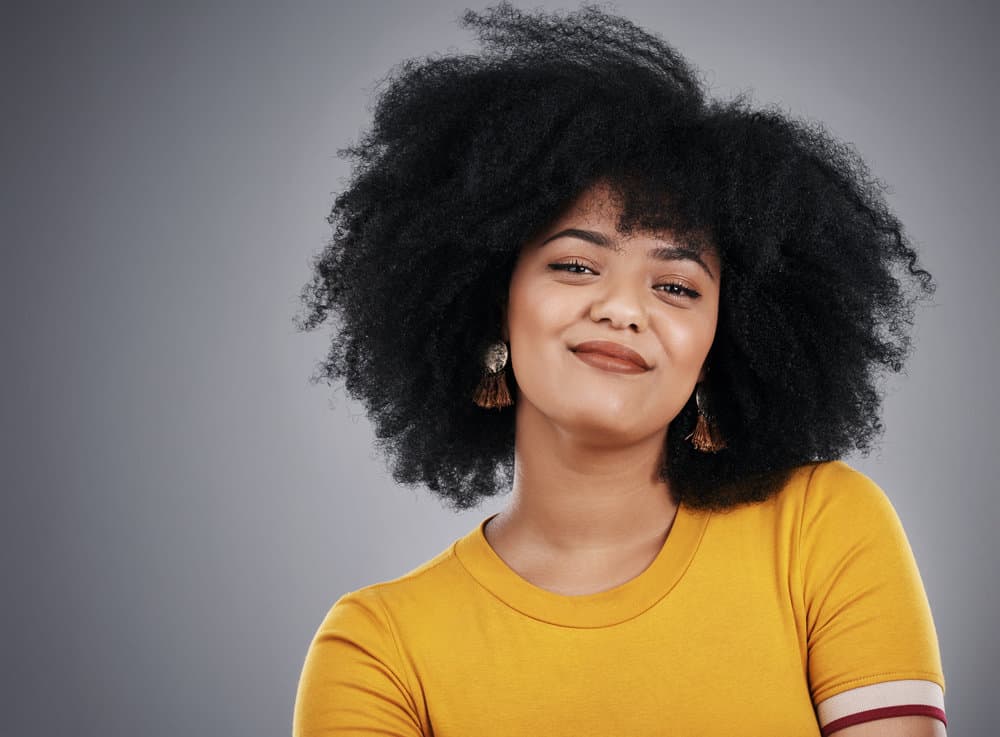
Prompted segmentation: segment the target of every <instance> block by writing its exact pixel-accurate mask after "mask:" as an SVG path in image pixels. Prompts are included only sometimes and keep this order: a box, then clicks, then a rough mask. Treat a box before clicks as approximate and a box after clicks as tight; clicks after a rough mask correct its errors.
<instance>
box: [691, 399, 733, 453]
mask: <svg viewBox="0 0 1000 737" xmlns="http://www.w3.org/2000/svg"><path fill="white" fill-rule="evenodd" d="M694 399H695V403H696V404H697V405H698V422H697V424H695V426H694V431H693V432H691V434H690V435H688V436H687V437H686V438H684V439H685V440H690V441H691V444H692V445H693V446H694V447H695V448H696V449H697V450H700V451H701V452H703V453H716V452H718V451H720V450H722V449H723V448H725V447H726V441H725V440H723V438H722V434H721V433H720V432H719V427H718V425H716V424H715V423H714V422H713V421H712V418H711V416H709V414H708V407H707V405H708V399H707V396H706V394H705V388H704V386H703V385H702V384H698V387H697V388H696V389H695V393H694Z"/></svg>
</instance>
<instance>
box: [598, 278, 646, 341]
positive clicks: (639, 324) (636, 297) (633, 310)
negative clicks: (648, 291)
mask: <svg viewBox="0 0 1000 737" xmlns="http://www.w3.org/2000/svg"><path fill="white" fill-rule="evenodd" d="M622 281H623V280H622ZM590 319H591V320H593V321H594V322H601V321H602V320H608V321H610V322H611V326H612V327H615V328H626V327H634V328H636V329H638V330H644V329H645V328H646V310H645V307H644V306H643V304H642V298H641V295H640V294H639V293H638V292H637V291H636V288H635V286H634V285H628V284H624V283H621V282H619V283H618V284H615V283H613V282H608V283H607V285H606V288H605V289H604V290H603V292H602V293H601V294H600V295H598V296H595V298H594V301H593V303H592V304H591V306H590Z"/></svg>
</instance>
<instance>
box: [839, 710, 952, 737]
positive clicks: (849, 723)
mask: <svg viewBox="0 0 1000 737" xmlns="http://www.w3.org/2000/svg"><path fill="white" fill-rule="evenodd" d="M908 716H925V717H934V718H935V719H940V720H941V721H942V722H944V725H945V726H946V727H947V726H948V720H947V719H945V716H944V710H943V709H939V708H938V707H936V706H928V705H927V704H901V705H899V706H884V707H882V708H880V709H868V710H867V711H859V712H858V713H857V714H848V715H847V716H846V717H841V718H840V719H835V720H833V721H832V722H830V723H829V724H827V725H826V726H825V727H823V729H822V730H821V732H820V734H821V735H822V736H823V737H829V735H831V734H833V733H834V732H836V731H837V730H838V729H843V728H844V727H853V726H854V725H855V724H863V723H864V722H871V721H874V720H876V719H888V718H889V717H908Z"/></svg>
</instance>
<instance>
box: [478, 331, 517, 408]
mask: <svg viewBox="0 0 1000 737" xmlns="http://www.w3.org/2000/svg"><path fill="white" fill-rule="evenodd" d="M508 355H509V352H508V350H507V344H506V343H504V342H503V341H497V342H496V343H493V344H492V345H491V346H490V347H489V348H487V349H486V353H485V354H484V356H483V365H484V367H485V369H486V370H485V371H484V372H483V377H482V379H480V380H479V386H477V387H476V393H475V394H474V395H473V397H472V401H473V402H475V403H476V404H478V405H479V406H480V407H483V408H484V409H503V408H504V407H510V406H511V405H512V404H514V402H513V401H512V400H511V398H510V390H509V389H508V388H507V378H506V372H505V371H504V367H505V366H506V365H507V357H508Z"/></svg>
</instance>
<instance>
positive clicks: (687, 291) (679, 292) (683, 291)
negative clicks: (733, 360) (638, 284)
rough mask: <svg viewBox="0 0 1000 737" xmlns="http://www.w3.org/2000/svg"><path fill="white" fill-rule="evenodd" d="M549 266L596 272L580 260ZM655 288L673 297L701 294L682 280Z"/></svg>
mask: <svg viewBox="0 0 1000 737" xmlns="http://www.w3.org/2000/svg"><path fill="white" fill-rule="evenodd" d="M549 268H550V269H552V270H553V271H563V272H566V273H568V274H584V273H585V272H587V271H589V272H590V273H592V274H593V273H594V270H593V269H591V268H590V267H589V266H587V265H586V264H581V263H580V262H579V261H570V262H568V263H560V264H549ZM654 289H657V290H659V291H662V292H665V293H666V294H669V295H671V296H673V297H683V298H685V299H698V297H700V296H701V294H700V293H699V292H696V291H695V290H694V289H691V288H690V287H686V286H684V285H683V284H681V283H680V282H667V283H665V284H657V285H656V286H655V287H654Z"/></svg>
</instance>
